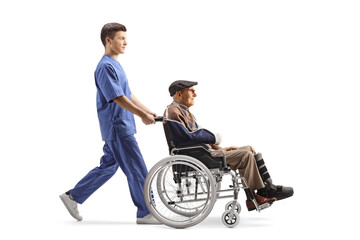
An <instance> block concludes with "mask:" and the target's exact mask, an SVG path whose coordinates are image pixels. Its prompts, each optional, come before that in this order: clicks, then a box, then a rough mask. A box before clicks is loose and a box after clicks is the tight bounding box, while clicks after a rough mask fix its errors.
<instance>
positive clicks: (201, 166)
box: [144, 118, 270, 228]
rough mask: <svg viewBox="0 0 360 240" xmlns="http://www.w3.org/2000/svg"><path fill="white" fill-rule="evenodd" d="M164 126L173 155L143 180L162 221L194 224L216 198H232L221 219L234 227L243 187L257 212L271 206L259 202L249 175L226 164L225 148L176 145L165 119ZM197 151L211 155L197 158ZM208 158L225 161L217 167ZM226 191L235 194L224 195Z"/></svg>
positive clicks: (153, 210) (149, 201) (151, 208)
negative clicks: (228, 180)
mask: <svg viewBox="0 0 360 240" xmlns="http://www.w3.org/2000/svg"><path fill="white" fill-rule="evenodd" d="M162 120H164V119H163V118H159V119H158V120H157V121H162ZM164 130H165V135H166V138H167V141H168V145H169V152H170V156H168V157H166V158H164V159H162V160H160V161H159V162H158V163H156V164H155V165H154V166H153V167H152V168H151V169H150V171H149V173H148V175H147V177H146V180H145V184H144V198H145V202H146V205H147V207H148V209H149V211H150V212H151V213H152V215H153V216H154V217H155V218H156V219H158V220H159V221H160V222H162V223H163V224H165V225H168V226H170V227H174V228H187V227H191V226H194V225H196V224H198V223H200V222H201V221H203V220H204V219H205V218H206V217H207V216H208V215H209V214H210V212H211V210H212V208H213V206H214V204H215V202H216V200H217V199H223V198H233V200H232V201H229V202H228V203H227V204H226V206H225V212H224V213H223V214H222V217H221V219H222V222H223V223H224V225H226V226H227V227H235V226H236V225H237V224H238V223H239V220H240V217H239V214H240V212H241V205H240V204H239V203H238V201H237V199H238V195H239V192H240V189H244V191H245V193H246V195H247V196H248V198H249V199H251V200H252V202H253V203H254V205H255V208H256V210H257V211H258V212H260V211H261V210H262V209H265V208H267V207H269V206H270V204H263V205H258V203H257V202H256V200H255V198H254V195H253V194H252V191H251V190H250V188H249V185H248V184H247V181H246V179H245V178H243V177H241V176H240V175H239V174H238V173H237V172H236V171H233V170H231V169H230V168H229V167H228V166H227V165H226V156H225V153H224V152H222V151H211V152H210V151H209V150H208V149H207V148H206V147H205V146H204V145H193V146H185V147H174V146H173V144H172V143H171V136H170V132H169V130H168V129H167V128H166V123H165V124H164ZM194 151H195V152H196V154H195V155H198V154H199V152H201V153H204V154H207V155H208V156H207V157H209V156H210V158H206V159H205V160H204V159H202V158H200V160H199V159H196V158H195V157H193V156H191V155H194ZM214 152H219V153H221V154H222V157H221V158H216V157H212V155H211V153H214ZM179 153H182V154H179ZM211 158H212V159H211ZM207 159H210V160H214V159H215V161H219V160H221V161H222V162H221V163H219V164H218V166H219V167H218V168H216V167H214V164H213V162H212V163H210V165H211V167H210V168H208V166H207V165H209V164H208V163H209V160H207ZM201 160H202V161H201ZM226 175H230V176H231V180H232V185H230V186H229V188H228V189H221V182H222V179H223V177H224V176H226ZM226 192H233V194H228V195H225V196H221V194H223V193H226Z"/></svg>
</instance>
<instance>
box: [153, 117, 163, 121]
mask: <svg viewBox="0 0 360 240" xmlns="http://www.w3.org/2000/svg"><path fill="white" fill-rule="evenodd" d="M154 120H155V122H162V121H163V120H164V117H163V116H160V117H156V118H154Z"/></svg>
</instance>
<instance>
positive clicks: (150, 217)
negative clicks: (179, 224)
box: [136, 214, 162, 224]
mask: <svg viewBox="0 0 360 240" xmlns="http://www.w3.org/2000/svg"><path fill="white" fill-rule="evenodd" d="M136 223H137V224H162V223H161V222H159V221H158V220H157V219H156V218H154V216H153V215H151V214H148V215H146V216H145V217H143V218H137V219H136Z"/></svg>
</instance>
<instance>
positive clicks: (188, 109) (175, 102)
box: [173, 100, 189, 110]
mask: <svg viewBox="0 0 360 240" xmlns="http://www.w3.org/2000/svg"><path fill="white" fill-rule="evenodd" d="M173 103H175V104H179V105H180V106H182V107H183V108H185V109H186V110H189V108H188V107H187V106H185V105H184V104H182V103H179V102H177V101H175V100H174V101H173Z"/></svg>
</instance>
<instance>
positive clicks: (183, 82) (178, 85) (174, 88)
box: [169, 80, 198, 97]
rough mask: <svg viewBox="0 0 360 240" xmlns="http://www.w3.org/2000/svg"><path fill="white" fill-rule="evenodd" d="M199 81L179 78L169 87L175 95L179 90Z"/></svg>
mask: <svg viewBox="0 0 360 240" xmlns="http://www.w3.org/2000/svg"><path fill="white" fill-rule="evenodd" d="M197 84H198V83H197V82H192V81H186V80H177V81H175V82H173V83H172V84H171V85H170V87H169V92H170V96H171V97H172V96H174V95H175V93H176V92H177V91H180V90H183V89H185V88H189V87H192V86H195V85H197Z"/></svg>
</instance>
